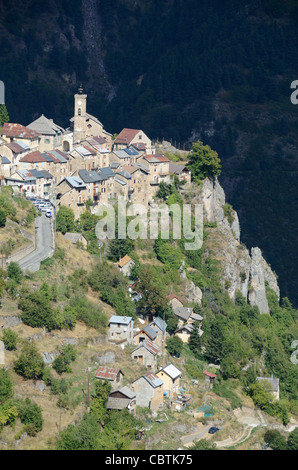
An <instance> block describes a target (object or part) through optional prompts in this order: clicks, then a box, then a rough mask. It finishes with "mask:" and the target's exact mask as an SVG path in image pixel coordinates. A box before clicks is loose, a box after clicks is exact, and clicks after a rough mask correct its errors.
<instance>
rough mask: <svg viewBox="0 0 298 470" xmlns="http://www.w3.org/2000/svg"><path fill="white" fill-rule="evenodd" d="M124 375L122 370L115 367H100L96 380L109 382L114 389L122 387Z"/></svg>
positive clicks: (96, 373)
mask: <svg viewBox="0 0 298 470" xmlns="http://www.w3.org/2000/svg"><path fill="white" fill-rule="evenodd" d="M123 377H124V374H123V372H122V371H121V369H116V368H114V367H106V366H100V367H99V368H98V369H97V371H96V372H95V378H96V379H99V380H108V381H109V382H110V384H111V385H112V388H116V387H117V388H119V387H121V386H122V382H123Z"/></svg>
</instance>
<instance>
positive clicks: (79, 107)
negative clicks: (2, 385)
mask: <svg viewBox="0 0 298 470" xmlns="http://www.w3.org/2000/svg"><path fill="white" fill-rule="evenodd" d="M86 107H87V95H85V94H84V90H83V87H82V85H80V87H79V89H78V92H77V93H76V94H75V96H74V123H73V143H74V144H77V143H78V142H80V141H81V140H84V139H85V138H86Z"/></svg>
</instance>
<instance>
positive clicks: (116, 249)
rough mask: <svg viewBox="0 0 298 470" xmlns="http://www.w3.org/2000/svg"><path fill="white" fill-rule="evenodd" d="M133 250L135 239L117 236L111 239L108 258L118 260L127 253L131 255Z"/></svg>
mask: <svg viewBox="0 0 298 470" xmlns="http://www.w3.org/2000/svg"><path fill="white" fill-rule="evenodd" d="M133 250H134V241H133V240H131V239H130V238H125V239H124V240H121V239H119V238H115V239H114V240H111V241H110V244H109V255H108V258H109V259H110V260H111V261H114V262H116V261H119V260H120V259H121V258H123V257H124V256H125V255H129V254H130V253H131V252H132V251H133Z"/></svg>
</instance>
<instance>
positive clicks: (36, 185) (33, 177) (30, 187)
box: [4, 169, 53, 199]
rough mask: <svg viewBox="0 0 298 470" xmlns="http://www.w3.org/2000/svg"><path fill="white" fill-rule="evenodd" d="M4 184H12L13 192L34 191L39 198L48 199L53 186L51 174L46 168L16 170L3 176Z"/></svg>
mask: <svg viewBox="0 0 298 470" xmlns="http://www.w3.org/2000/svg"><path fill="white" fill-rule="evenodd" d="M4 184H5V185H7V186H12V187H13V189H14V192H19V193H26V192H27V191H28V192H30V193H34V194H35V195H36V196H38V197H40V198H45V199H48V197H49V193H50V191H51V189H52V187H53V176H52V175H51V174H50V173H49V172H48V171H46V170H35V169H31V170H17V171H15V172H14V173H13V174H12V175H11V176H9V177H5V178H4Z"/></svg>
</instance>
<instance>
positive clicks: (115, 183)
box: [0, 87, 191, 218]
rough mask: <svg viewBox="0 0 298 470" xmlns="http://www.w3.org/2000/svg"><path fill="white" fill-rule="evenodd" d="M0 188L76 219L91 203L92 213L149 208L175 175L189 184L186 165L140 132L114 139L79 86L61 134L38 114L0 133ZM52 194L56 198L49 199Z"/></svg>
mask: <svg viewBox="0 0 298 470" xmlns="http://www.w3.org/2000/svg"><path fill="white" fill-rule="evenodd" d="M0 155H1V172H0V178H1V184H2V185H9V186H12V187H13V190H14V193H18V192H19V193H32V194H34V195H36V196H37V197H40V198H44V199H51V198H52V199H55V203H56V209H58V208H59V206H67V207H70V208H71V209H72V210H73V212H74V214H75V218H78V217H79V216H80V215H81V214H82V212H83V211H84V210H85V203H86V202H87V201H90V205H91V213H95V212H96V208H97V207H98V206H99V205H104V204H107V203H108V202H109V201H111V200H112V199H115V198H118V197H120V196H121V197H122V198H124V200H125V201H127V202H131V203H136V204H145V205H147V204H148V203H149V202H150V201H152V200H153V197H154V196H155V194H156V192H157V190H158V188H159V184H160V183H161V182H165V183H170V182H171V181H172V180H173V177H174V175H176V176H177V177H178V178H179V180H184V181H185V182H186V183H188V184H189V183H190V180H191V174H190V171H189V170H188V168H187V167H186V166H184V165H178V164H175V163H173V162H171V161H170V160H169V159H168V158H167V157H166V156H165V155H163V154H157V153H155V149H154V146H153V144H152V141H151V140H150V138H149V137H148V136H147V135H146V134H145V133H144V132H143V131H142V130H141V129H123V130H122V131H121V132H120V133H119V134H118V135H117V136H113V135H112V134H110V133H108V132H107V131H106V130H105V129H104V126H103V124H102V123H101V122H100V121H99V120H98V119H97V118H96V117H94V116H92V115H90V114H89V113H88V112H87V95H86V94H84V92H83V89H82V87H80V88H79V90H78V93H77V94H75V96H74V116H73V117H72V118H71V119H70V127H69V128H68V129H63V128H61V127H60V126H58V125H57V124H55V123H54V122H53V120H52V119H48V118H47V117H46V116H44V115H41V116H40V117H39V118H37V119H36V120H35V121H33V122H31V123H30V124H28V125H27V126H23V125H21V124H17V123H10V122H9V123H5V124H4V125H3V128H2V131H1V142H0ZM54 195H55V198H53V196H54Z"/></svg>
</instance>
